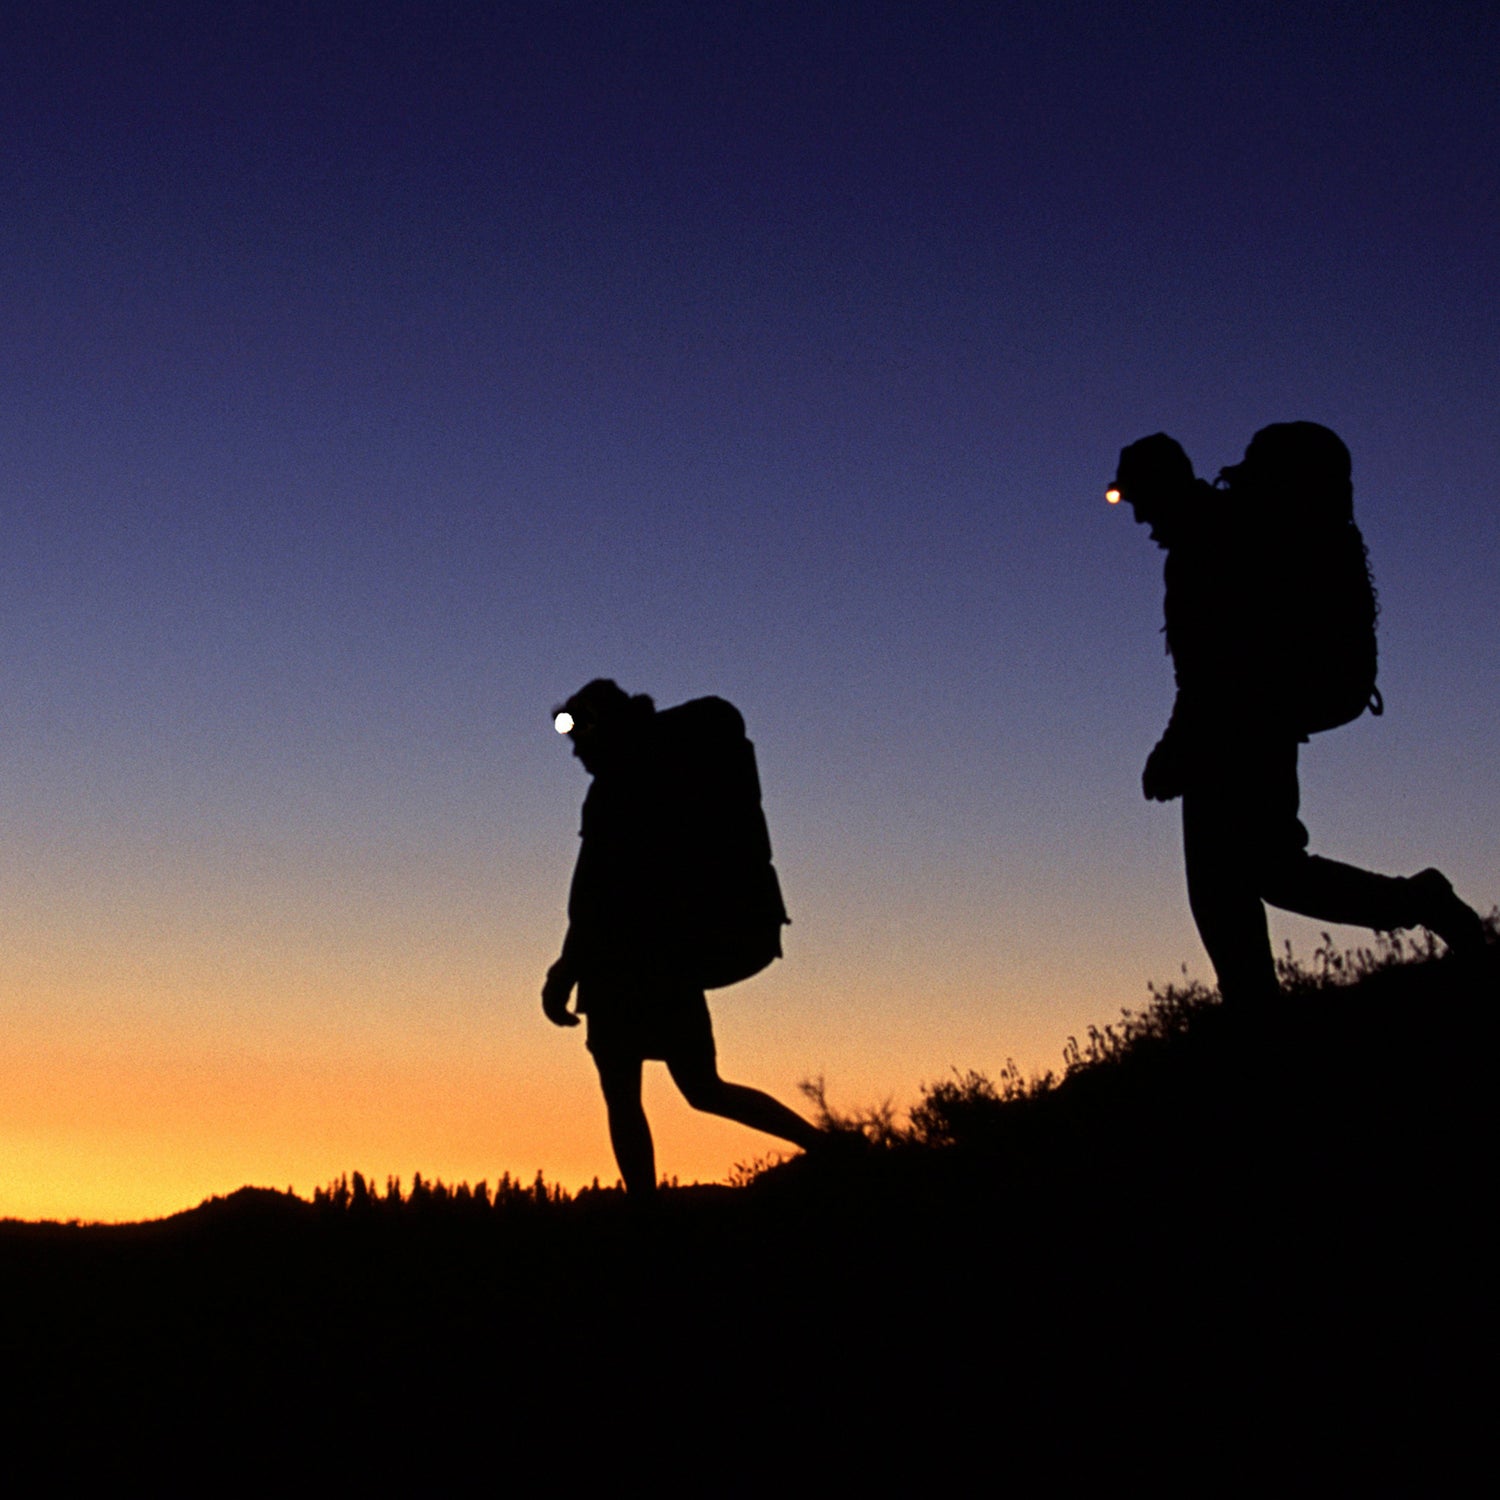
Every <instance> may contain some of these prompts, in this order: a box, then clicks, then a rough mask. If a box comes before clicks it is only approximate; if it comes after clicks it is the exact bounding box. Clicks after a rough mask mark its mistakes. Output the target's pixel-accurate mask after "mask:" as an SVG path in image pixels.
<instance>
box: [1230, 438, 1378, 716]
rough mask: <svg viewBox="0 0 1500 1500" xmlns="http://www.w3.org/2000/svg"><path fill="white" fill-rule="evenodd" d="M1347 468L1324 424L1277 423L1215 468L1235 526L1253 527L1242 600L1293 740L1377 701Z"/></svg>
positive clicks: (1366, 580)
mask: <svg viewBox="0 0 1500 1500" xmlns="http://www.w3.org/2000/svg"><path fill="white" fill-rule="evenodd" d="M1349 474H1350V463H1349V450H1348V449H1347V448H1346V447H1345V446H1344V444H1343V442H1342V441H1341V440H1340V438H1339V437H1338V436H1337V435H1336V434H1335V433H1333V432H1330V431H1329V429H1328V428H1326V427H1322V426H1319V425H1318V424H1317V423H1314V422H1283V423H1278V424H1276V425H1274V426H1271V427H1267V428H1263V429H1262V430H1261V431H1260V432H1258V433H1256V435H1255V437H1254V438H1253V439H1252V440H1251V443H1250V446H1249V448H1248V449H1247V450H1246V453H1245V461H1244V462H1243V463H1240V464H1237V465H1235V466H1234V467H1232V468H1228V469H1225V470H1223V471H1222V473H1221V474H1220V476H1219V487H1220V489H1221V491H1223V492H1225V493H1226V495H1227V500H1228V510H1229V512H1230V513H1231V514H1233V515H1234V516H1236V517H1237V525H1239V526H1243V527H1245V528H1247V529H1249V530H1251V531H1253V532H1254V533H1255V540H1254V541H1253V542H1250V543H1249V544H1248V545H1247V546H1246V549H1245V558H1246V561H1247V562H1248V563H1249V564H1250V566H1251V568H1252V569H1253V571H1254V573H1255V574H1256V575H1257V576H1256V577H1254V578H1253V580H1247V582H1249V583H1251V584H1252V587H1250V588H1249V589H1248V590H1247V593H1249V594H1251V595H1253V596H1254V599H1255V600H1256V603H1255V604H1254V605H1253V606H1250V607H1253V608H1254V610H1255V614H1256V616H1257V619H1258V628H1259V633H1260V636H1261V647H1260V649H1261V650H1262V651H1263V652H1264V655H1265V660H1266V666H1267V669H1268V671H1269V674H1270V684H1271V690H1272V692H1273V694H1274V699H1275V701H1276V703H1277V704H1278V706H1279V707H1280V708H1281V709H1282V710H1283V711H1284V712H1285V715H1286V719H1287V722H1288V723H1289V724H1290V726H1291V727H1292V728H1293V729H1295V730H1296V732H1297V733H1298V735H1299V736H1301V737H1302V738H1303V739H1305V738H1306V737H1307V736H1308V735H1312V734H1321V733H1322V732H1324V731H1325V730H1328V729H1337V728H1338V727H1339V726H1340V725H1343V724H1349V723H1352V722H1353V721H1354V720H1355V719H1357V718H1358V717H1359V716H1360V715H1361V714H1362V713H1364V712H1365V711H1366V709H1368V710H1369V711H1370V713H1372V714H1375V715H1379V714H1381V713H1383V712H1384V711H1385V704H1384V701H1383V700H1382V698H1381V696H1380V689H1379V688H1377V687H1376V686H1375V676H1376V671H1377V667H1378V664H1379V663H1378V655H1379V653H1378V649H1377V646H1376V641H1375V621H1376V617H1377V615H1378V614H1379V612H1380V606H1379V602H1378V600H1377V598H1376V594H1375V584H1374V580H1373V579H1372V577H1371V576H1370V556H1369V552H1368V550H1367V548H1366V547H1365V541H1364V538H1363V537H1362V536H1361V535H1360V531H1359V527H1358V526H1356V525H1355V523H1354V490H1353V486H1352V484H1351V483H1350V478H1349ZM1245 602H1246V603H1247V605H1248V604H1249V601H1248V600H1246V601H1245Z"/></svg>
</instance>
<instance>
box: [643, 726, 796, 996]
mask: <svg viewBox="0 0 1500 1500" xmlns="http://www.w3.org/2000/svg"><path fill="white" fill-rule="evenodd" d="M651 740H652V742H651V747H650V754H649V758H650V761H651V763H652V767H653V773H654V775H655V776H656V777H657V778H659V779H658V780H657V783H656V784H657V786H658V788H659V797H660V800H659V803H658V805H659V807H660V808H661V810H662V814H663V822H662V836H663V841H664V848H663V851H662V852H663V854H664V855H665V856H666V857H665V860H664V866H665V877H666V880H667V884H668V889H667V892H666V904H667V908H668V911H667V915H668V917H669V920H670V921H671V923H672V926H673V928H674V933H673V940H674V946H675V947H677V948H678V951H679V952H682V953H684V955H685V957H686V961H687V965H688V970H689V972H690V973H691V974H692V975H693V978H694V979H695V981H696V982H697V983H699V984H701V985H702V986H703V988H704V989H719V988H722V987H723V986H724V985H728V984H737V983H738V982H739V981H740V980H742V979H749V978H750V977H751V976H752V975H754V974H759V973H760V972H761V970H763V969H765V968H767V967H768V966H769V965H770V964H771V962H772V961H773V960H774V959H778V958H780V957H781V929H782V927H784V926H785V925H787V923H788V922H789V921H790V918H789V917H788V916H787V914H786V906H785V904H784V903H783V901H782V898H781V883H780V881H779V880H778V879H777V878H776V868H775V866H774V865H773V864H772V863H771V836H770V833H769V831H768V829H767V828H766V817H765V813H764V812H763V811H762V808H761V798H760V776H759V774H758V773H757V770H756V765H755V747H754V745H752V744H751V742H750V741H749V740H748V739H747V738H746V737H745V721H744V719H743V718H742V717H741V715H740V712H739V710H738V709H737V708H735V707H734V705H733V704H731V703H727V702H725V700H724V699H722V698H695V699H693V700H692V701H691V702H688V703H680V704H678V705H677V706H676V707H675V708H668V709H662V710H661V711H659V712H658V713H657V714H656V715H655V716H654V718H653V720H652V723H651Z"/></svg>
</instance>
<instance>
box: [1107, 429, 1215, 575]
mask: <svg viewBox="0 0 1500 1500" xmlns="http://www.w3.org/2000/svg"><path fill="white" fill-rule="evenodd" d="M1197 484H1198V481H1197V479H1196V478H1195V476H1194V474H1193V465H1192V461H1191V460H1190V459H1189V458H1188V456H1187V454H1186V453H1184V452H1183V449H1182V444H1181V443H1179V442H1178V441H1177V440H1176V439H1175V438H1169V437H1168V436H1167V435H1166V433H1164V432H1156V433H1152V435H1151V436H1150V437H1144V438H1141V439H1140V440H1139V441H1138V442H1134V443H1131V444H1130V446H1129V447H1128V448H1123V449H1121V451H1120V464H1119V467H1118V468H1117V469H1116V470H1115V480H1114V483H1113V484H1112V485H1111V486H1110V487H1109V489H1108V490H1107V491H1106V492H1105V498H1106V499H1108V500H1109V503H1110V504H1111V505H1117V504H1118V503H1119V502H1120V501H1121V500H1123V501H1124V502H1125V503H1126V504H1127V505H1128V506H1130V508H1131V510H1133V511H1134V512H1135V519H1136V521H1137V523H1138V524H1139V525H1142V526H1149V527H1150V528H1151V540H1152V541H1154V542H1156V543H1157V544H1158V545H1160V546H1163V547H1166V546H1168V545H1170V544H1171V541H1172V537H1173V534H1174V532H1175V531H1176V530H1177V526H1178V523H1179V521H1180V519H1181V517H1182V515H1183V513H1184V511H1185V509H1186V507H1187V506H1189V505H1190V504H1191V503H1192V498H1193V492H1194V490H1195V489H1196V488H1197Z"/></svg>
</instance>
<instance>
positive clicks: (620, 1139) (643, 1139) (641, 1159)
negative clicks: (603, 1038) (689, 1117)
mask: <svg viewBox="0 0 1500 1500" xmlns="http://www.w3.org/2000/svg"><path fill="white" fill-rule="evenodd" d="M594 1066H595V1067H596V1068H598V1070H599V1084H600V1087H601V1088H603V1090H604V1107H605V1109H607V1110H608V1111H609V1140H610V1144H611V1145H612V1146H613V1147H614V1148H615V1161H616V1162H617V1163H618V1164H619V1167H620V1176H621V1177H622V1178H623V1179H624V1181H625V1187H626V1190H627V1191H628V1192H629V1193H630V1194H631V1195H632V1196H638V1195H641V1194H649V1193H654V1192H655V1191H656V1148H655V1147H654V1146H653V1145H652V1143H651V1126H650V1125H649V1124H648V1123H647V1121H646V1111H645V1109H644V1107H643V1106H642V1104H641V1060H640V1058H638V1057H620V1056H614V1055H609V1054H606V1055H605V1056H603V1057H600V1056H599V1055H598V1054H597V1053H595V1055H594Z"/></svg>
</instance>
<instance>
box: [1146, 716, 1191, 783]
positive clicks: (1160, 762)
mask: <svg viewBox="0 0 1500 1500" xmlns="http://www.w3.org/2000/svg"><path fill="white" fill-rule="evenodd" d="M1186 717H1187V716H1186V715H1185V714H1184V712H1183V702H1182V694H1181V693H1178V695H1177V702H1176V703H1175V704H1174V705H1173V707H1172V717H1171V719H1170V720H1169V721H1168V723H1167V727H1166V729H1165V730H1163V731H1162V737H1161V738H1160V739H1159V740H1158V741H1157V742H1156V746H1155V748H1154V749H1153V750H1152V751H1151V754H1150V755H1148V756H1147V757H1146V768H1145V770H1143V771H1142V772H1141V791H1142V792H1144V793H1145V795H1146V800H1147V801H1148V802H1170V801H1172V799H1173V798H1174V797H1180V796H1181V795H1182V792H1183V783H1184V780H1185V774H1184V750H1183V746H1184V742H1185V740H1186V735H1185V734H1184V733H1183V721H1184V719H1185V718H1186Z"/></svg>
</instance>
